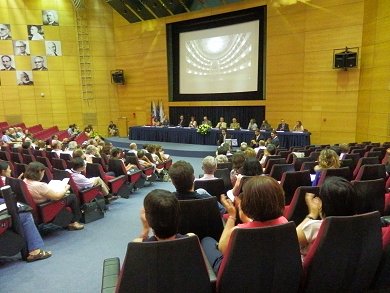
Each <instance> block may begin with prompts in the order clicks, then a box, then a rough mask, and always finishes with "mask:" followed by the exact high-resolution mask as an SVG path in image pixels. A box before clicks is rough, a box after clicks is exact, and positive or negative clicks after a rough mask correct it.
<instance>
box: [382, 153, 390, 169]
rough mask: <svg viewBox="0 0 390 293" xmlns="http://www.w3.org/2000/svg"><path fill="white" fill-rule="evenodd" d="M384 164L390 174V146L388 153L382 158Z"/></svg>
mask: <svg viewBox="0 0 390 293" xmlns="http://www.w3.org/2000/svg"><path fill="white" fill-rule="evenodd" d="M382 164H384V165H385V167H386V172H387V175H389V176H390V148H388V149H387V150H386V154H385V156H384V158H383V160H382Z"/></svg>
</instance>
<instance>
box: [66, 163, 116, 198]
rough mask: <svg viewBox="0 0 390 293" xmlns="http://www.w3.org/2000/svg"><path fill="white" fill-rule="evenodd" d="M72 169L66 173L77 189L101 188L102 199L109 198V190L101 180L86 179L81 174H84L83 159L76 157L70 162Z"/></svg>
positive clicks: (97, 178)
mask: <svg viewBox="0 0 390 293" xmlns="http://www.w3.org/2000/svg"><path fill="white" fill-rule="evenodd" d="M72 163H73V168H72V169H70V170H69V169H68V172H69V173H70V175H71V176H72V179H73V181H74V183H75V184H76V185H77V187H78V188H79V189H84V188H91V187H93V186H101V188H102V193H103V195H104V197H109V196H108V195H109V193H110V191H109V189H108V186H107V185H106V183H104V181H103V179H102V178H100V177H92V178H87V177H85V175H84V174H83V172H85V168H86V165H85V162H84V160H83V158H80V157H77V158H74V159H73V160H72Z"/></svg>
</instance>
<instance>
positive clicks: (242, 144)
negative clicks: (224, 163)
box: [240, 141, 248, 152]
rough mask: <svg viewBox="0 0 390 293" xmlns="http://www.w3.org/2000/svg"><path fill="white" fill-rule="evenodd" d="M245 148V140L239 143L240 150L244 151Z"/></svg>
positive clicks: (246, 145) (246, 146)
mask: <svg viewBox="0 0 390 293" xmlns="http://www.w3.org/2000/svg"><path fill="white" fill-rule="evenodd" d="M247 148H248V144H247V143H246V142H245V141H243V142H242V143H241V144H240V151H242V152H245V151H246V149H247Z"/></svg>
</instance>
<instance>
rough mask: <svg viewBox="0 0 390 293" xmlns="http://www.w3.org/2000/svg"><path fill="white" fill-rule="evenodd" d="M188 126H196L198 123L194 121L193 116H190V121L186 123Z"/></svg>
mask: <svg viewBox="0 0 390 293" xmlns="http://www.w3.org/2000/svg"><path fill="white" fill-rule="evenodd" d="M188 127H190V128H197V127H198V123H197V122H196V120H195V117H194V116H191V121H190V124H189V125H188Z"/></svg>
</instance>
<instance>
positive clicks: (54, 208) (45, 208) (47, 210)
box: [37, 199, 65, 223]
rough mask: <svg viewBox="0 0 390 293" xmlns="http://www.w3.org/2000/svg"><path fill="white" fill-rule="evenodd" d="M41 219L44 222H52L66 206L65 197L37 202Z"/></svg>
mask: <svg viewBox="0 0 390 293" xmlns="http://www.w3.org/2000/svg"><path fill="white" fill-rule="evenodd" d="M37 206H38V208H39V212H40V216H41V219H42V221H43V222H44V223H49V222H51V221H52V220H53V219H54V218H55V216H56V215H57V214H58V213H59V211H60V210H62V209H63V208H65V201H64V200H63V199H60V200H56V201H45V202H43V203H39V204H37Z"/></svg>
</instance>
